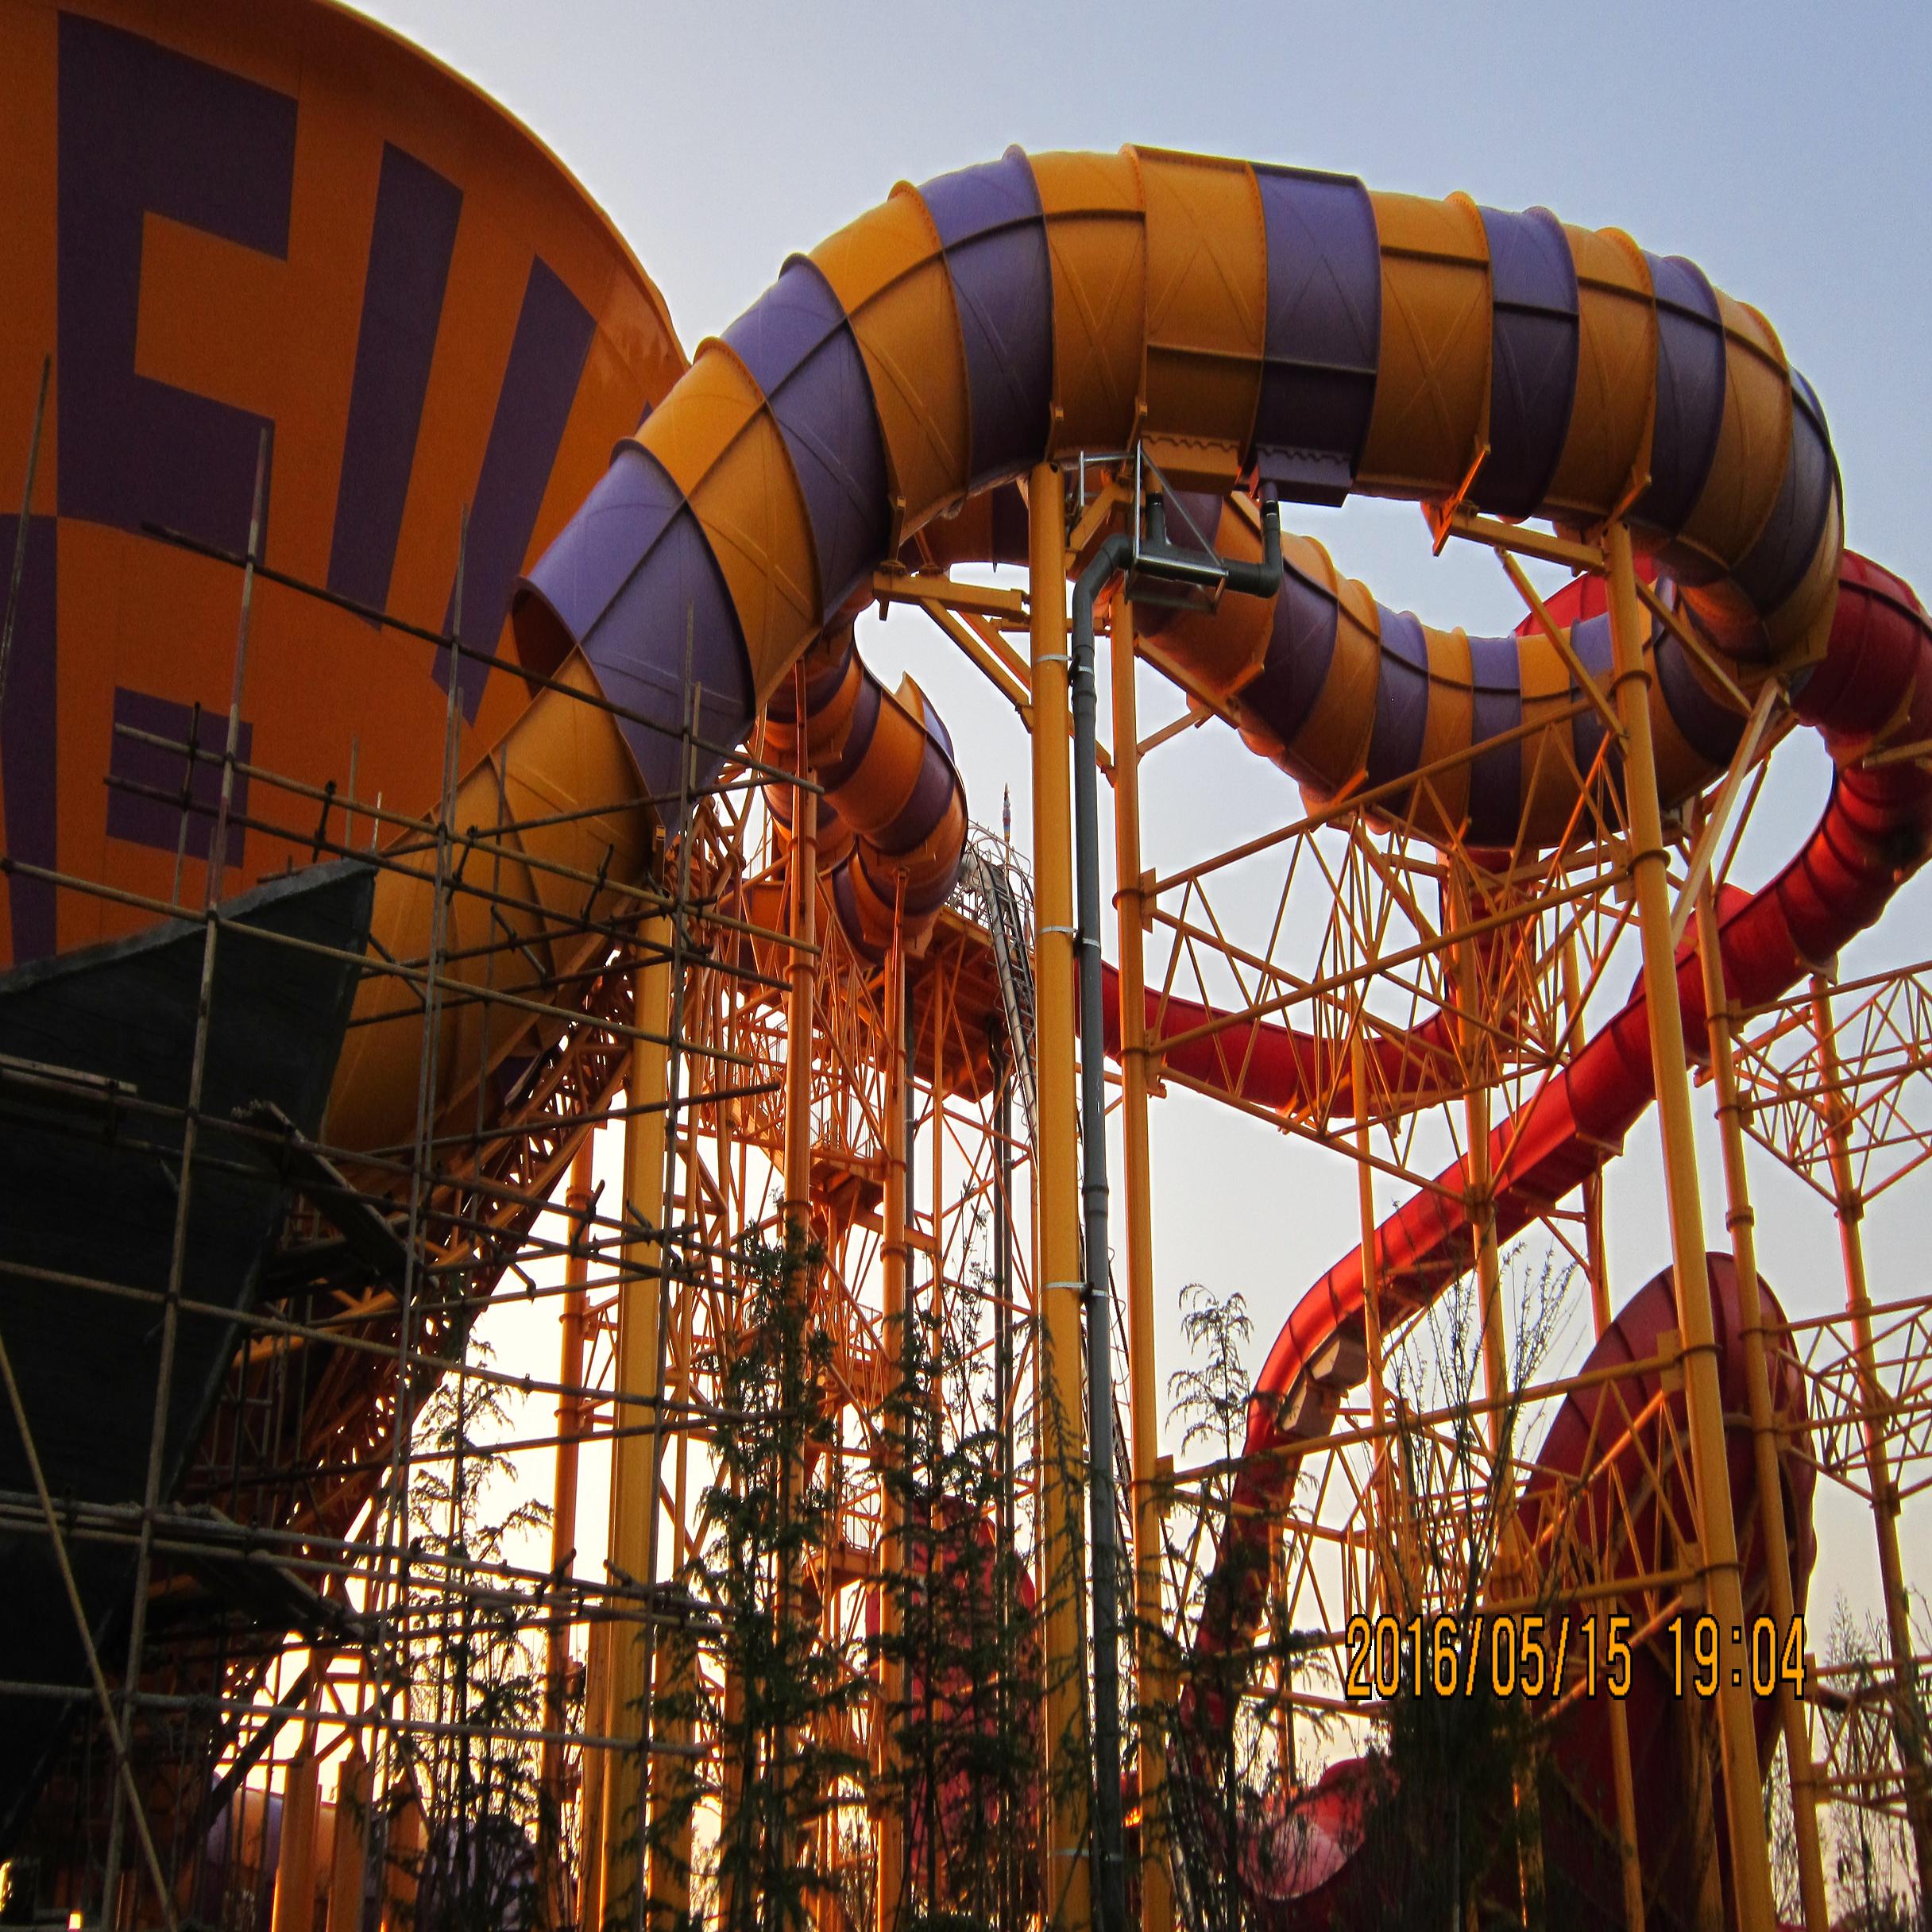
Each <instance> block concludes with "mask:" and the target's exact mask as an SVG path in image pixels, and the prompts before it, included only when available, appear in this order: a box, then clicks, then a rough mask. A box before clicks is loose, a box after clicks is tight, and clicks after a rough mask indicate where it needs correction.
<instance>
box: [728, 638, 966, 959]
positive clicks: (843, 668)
mask: <svg viewBox="0 0 1932 1932" xmlns="http://www.w3.org/2000/svg"><path fill="white" fill-rule="evenodd" d="M801 704H802V706H803V710H804V736H805V747H804V749H805V760H804V763H805V767H806V770H807V771H810V774H811V775H812V776H813V778H814V779H816V780H817V782H818V783H819V784H821V786H824V788H825V791H824V795H823V797H822V798H821V799H820V801H819V805H818V820H817V833H818V867H819V870H820V871H821V873H824V874H825V875H828V881H827V883H828V885H829V889H830V891H831V895H832V903H833V907H834V909H835V910H837V914H838V918H839V924H840V926H841V927H842V928H843V929H844V933H845V934H846V936H847V937H848V938H849V939H850V940H851V941H852V944H853V945H855V946H856V947H857V948H858V949H860V952H863V953H864V955H865V956H866V957H867V958H868V959H872V960H878V959H881V958H883V956H884V955H885V953H886V952H887V950H888V949H890V948H891V944H892V939H893V935H894V933H895V930H896V931H897V932H898V933H899V935H900V937H901V938H902V940H903V941H904V942H905V943H906V944H907V945H910V946H911V947H912V948H914V949H915V950H916V949H918V945H920V943H921V941H922V938H923V937H924V935H925V933H926V932H927V931H929V929H930V928H931V926H932V923H933V920H934V919H935V918H937V916H938V914H939V909H940V907H941V906H943V905H945V902H946V900H947V898H948V897H949V895H950V894H951V892H952V887H953V885H954V883H956V880H957V879H958V878H959V871H960V858H961V856H962V855H963V854H964V852H965V849H966V792H965V788H964V786H962V785H961V784H960V775H959V772H958V771H957V769H956V767H955V766H954V764H953V762H952V738H951V737H950V736H949V735H948V733H947V731H946V728H945V725H944V723H942V722H941V719H940V717H939V714H938V713H937V712H936V711H934V710H933V708H932V706H931V705H929V703H927V701H926V697H925V693H924V692H923V691H922V690H920V689H919V687H918V685H916V684H915V683H914V682H913V681H912V679H911V678H904V679H902V681H901V682H900V685H899V688H898V691H897V693H893V692H890V691H888V690H887V689H886V688H885V686H883V685H882V684H881V683H880V682H879V680H878V679H877V678H875V676H874V675H873V674H872V673H871V671H870V670H867V667H866V664H865V660H864V659H863V658H861V657H860V655H859V652H858V650H857V647H856V646H855V644H854V643H853V642H852V626H851V624H839V625H837V626H834V627H833V628H829V629H828V630H826V631H825V632H822V633H821V635H820V636H819V637H818V638H817V639H816V641H814V642H813V644H812V645H811V646H810V647H809V648H808V649H807V651H806V653H805V655H804V656H803V657H802V659H800V660H799V662H798V669H797V670H796V672H795V673H794V676H793V678H791V679H790V681H788V682H787V683H786V684H782V685H781V686H779V689H778V690H776V691H775V692H774V693H773V694H771V698H770V700H769V701H768V702H767V705H766V707H765V724H764V732H763V744H762V746H761V750H762V751H763V755H764V757H765V759H766V761H767V763H770V764H772V765H775V766H777V767H779V768H780V769H795V768H796V767H797V763H798V752H799V746H798V739H799V710H800V706H801ZM765 798H766V802H767V804H768V805H770V806H771V809H772V811H773V812H774V813H775V815H776V817H778V819H779V821H780V823H781V824H782V825H786V827H787V828H789V826H790V820H791V798H792V788H791V787H790V786H789V785H780V784H776V783H771V784H767V786H766V787H765Z"/></svg>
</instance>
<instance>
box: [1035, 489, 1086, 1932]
mask: <svg viewBox="0 0 1932 1932" xmlns="http://www.w3.org/2000/svg"><path fill="white" fill-rule="evenodd" d="M1029 504H1030V517H1031V539H1032V541H1031V566H1032V582H1031V593H1032V598H1031V605H1030V609H1031V614H1032V632H1033V634H1032V646H1033V878H1034V986H1035V988H1036V993H1035V999H1034V1010H1035V1012H1036V1014H1037V1016H1038V1017H1037V1022H1036V1025H1037V1030H1038V1048H1037V1051H1038V1072H1037V1080H1038V1084H1039V1122H1038V1134H1039V1146H1038V1149H1037V1154H1036V1171H1035V1179H1034V1185H1035V1187H1036V1188H1037V1190H1038V1192H1037V1213H1038V1217H1039V1220H1038V1240H1039V1256H1038V1266H1037V1272H1036V1273H1035V1276H1034V1279H1035V1280H1036V1281H1037V1283H1038V1285H1039V1286H1038V1293H1037V1301H1038V1306H1039V1309H1040V1352H1039V1358H1038V1359H1039V1370H1038V1374H1039V1381H1040V1397H1041V1472H1040V1548H1041V1559H1042V1561H1041V1597H1042V1600H1043V1602H1044V1605H1045V1651H1046V1659H1045V1662H1046V1792H1047V1799H1046V1802H1047V1818H1046V1922H1047V1925H1048V1926H1049V1928H1050V1932H1086V1928H1087V1927H1088V1926H1089V1925H1090V1924H1091V1923H1092V1909H1093V1908H1092V1890H1091V1884H1092V1878H1091V1873H1090V1871H1089V1868H1088V1842H1087V1831H1088V1826H1087V1799H1088V1785H1089V1782H1090V1779H1091V1776H1092V1765H1091V1760H1090V1758H1089V1755H1088V1739H1087V1721H1086V1698H1085V1697H1084V1695H1083V1694H1082V1691H1083V1683H1082V1679H1083V1676H1084V1671H1085V1669H1086V1652H1085V1646H1084V1644H1083V1643H1082V1642H1081V1639H1080V1584H1081V1578H1082V1574H1083V1567H1084V1548H1085V1538H1084V1535H1083V1534H1082V1528H1081V1510H1082V1506H1083V1504H1084V1498H1085V1494H1086V1480H1085V1477H1086V1455H1085V1447H1084V1397H1083V1394H1082V1389H1081V1381H1080V1371H1081V1360H1082V1345H1081V1338H1080V1293H1081V1289H1082V1282H1081V1279H1080V1192H1079V1188H1080V1180H1079V1176H1078V1173H1077V1172H1076V1155H1075V1131H1076V1119H1077V1116H1076V1113H1075V1106H1076V1094H1075V1084H1074V1073H1073V864H1072V851H1073V829H1072V815H1073V796H1072V782H1071V779H1070V776H1069V774H1068V747H1069V745H1070V744H1071V740H1072V725H1071V718H1070V715H1069V713H1068V703H1067V589H1066V585H1067V571H1066V554H1065V543H1066V525H1065V493H1064V491H1063V489H1062V486H1061V477H1060V471H1059V469H1057V467H1056V466H1054V465H1053V464H1051V463H1041V464H1039V465H1037V466H1036V467H1035V468H1034V472H1033V476H1032V479H1031V484H1030V491H1029Z"/></svg>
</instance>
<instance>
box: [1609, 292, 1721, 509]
mask: <svg viewBox="0 0 1932 1932" xmlns="http://www.w3.org/2000/svg"><path fill="white" fill-rule="evenodd" d="M1644 261H1647V262H1648V264H1649V265H1650V273H1651V280H1652V286H1653V287H1654V288H1655V290H1656V299H1657V404H1656V415H1655V418H1654V423H1655V427H1654V428H1653V431H1652V437H1651V449H1650V487H1649V488H1648V489H1646V490H1645V491H1644V493H1643V495H1642V496H1640V497H1638V498H1637V500H1636V503H1635V504H1634V505H1633V507H1632V509H1631V512H1630V514H1631V516H1632V519H1633V520H1634V521H1636V522H1638V523H1641V524H1647V525H1648V526H1649V527H1650V528H1652V529H1653V530H1656V531H1660V532H1661V533H1662V534H1663V535H1664V536H1667V537H1674V536H1675V535H1677V533H1678V531H1680V530H1682V529H1683V527H1684V525H1685V524H1687V522H1689V521H1690V518H1691V511H1692V510H1694V508H1696V507H1697V500H1698V496H1699V495H1700V494H1701V493H1702V490H1703V488H1704V479H1705V478H1706V477H1707V476H1709V475H1710V466H1711V463H1712V462H1713V461H1714V459H1715V458H1716V456H1717V454H1718V431H1720V430H1721V429H1722V428H1723V427H1724V391H1725V358H1724V323H1723V319H1722V317H1721V315H1720V313H1719V311H1718V298H1717V296H1716V295H1715V294H1714V293H1713V292H1712V290H1711V286H1710V283H1709V282H1707V281H1706V280H1705V279H1704V272H1703V270H1702V269H1700V268H1698V265H1697V264H1696V263H1695V262H1692V261H1685V260H1684V258H1683V257H1682V256H1681V255H1665V256H1658V255H1649V254H1647V255H1645V256H1644Z"/></svg>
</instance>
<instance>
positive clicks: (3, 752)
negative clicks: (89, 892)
mask: <svg viewBox="0 0 1932 1932" xmlns="http://www.w3.org/2000/svg"><path fill="white" fill-rule="evenodd" d="M59 528H60V526H59V524H57V523H56V520H55V519H54V518H52V517H51V516H32V517H29V519H28V520H27V556H26V566H25V570H23V571H22V573H21V579H20V596H19V598H18V600H17V602H16V603H15V605H14V647H13V655H11V656H10V658H9V659H8V660H7V667H6V694H5V696H4V697H0V786H4V788H5V800H6V851H7V854H8V856H10V858H14V859H16V860H19V861H20V862H21V864H23V865H37V866H43V867H46V868H47V870H48V871H52V870H53V869H54V868H55V867H56V864H58V862H59V860H60V823H59V807H58V805H57V803H56V801H57V799H58V798H59V796H60V794H59V792H58V790H56V778H57V775H58V771H59V767H58V765H57V763H56V753H57V751H58V748H59V747H58V734H57V732H56V725H57V724H58V722H59V716H58V714H59V709H60V685H59V677H60V664H59V661H58V658H57V656H56V651H57V648H58V632H57V629H56V623H57V620H56V609H57V605H56V597H55V591H56V566H57V562H58V558H59V556H60V543H59V536H58V532H59ZM19 540H20V519H19V518H18V517H17V516H0V558H4V559H5V560H6V562H5V566H4V567H5V568H6V569H8V570H11V569H12V567H13V562H14V546H15V545H16V544H17V543H18V542H19ZM7 910H8V914H9V917H10V918H11V920H12V922H13V926H14V960H15V961H16V962H17V963H20V962H24V961H25V960H41V959H45V958H47V957H48V956H49V955H50V954H51V953H52V952H53V951H54V949H55V940H56V931H55V918H54V912H55V908H54V886H53V881H52V879H29V878H28V877H27V876H26V875H25V874H24V873H21V872H17V871H16V872H13V873H10V874H9V875H8V878H7Z"/></svg>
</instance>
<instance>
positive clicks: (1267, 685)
mask: <svg viewBox="0 0 1932 1932" xmlns="http://www.w3.org/2000/svg"><path fill="white" fill-rule="evenodd" d="M1340 617H1341V612H1340V610H1339V607H1338V606H1337V605H1336V603H1335V597H1334V596H1333V594H1332V593H1331V592H1330V590H1329V589H1328V586H1327V585H1326V584H1318V583H1316V582H1313V581H1312V579H1310V578H1306V577H1304V576H1303V575H1302V574H1301V573H1300V571H1299V570H1296V568H1295V566H1293V564H1292V563H1291V564H1289V566H1287V568H1286V569H1285V570H1284V572H1283V573H1282V578H1281V595H1280V596H1279V597H1277V598H1276V600H1275V606H1274V620H1273V627H1272V628H1271V629H1270V631H1269V637H1268V649H1267V651H1266V653H1265V655H1264V656H1263V657H1262V667H1261V669H1260V670H1259V671H1258V672H1257V673H1256V674H1255V675H1254V677H1253V678H1250V680H1249V682H1247V683H1246V684H1245V685H1243V686H1242V689H1241V702H1242V709H1245V710H1247V711H1250V712H1252V713H1254V716H1255V717H1257V718H1258V719H1259V720H1260V721H1261V722H1262V724H1263V725H1265V726H1266V727H1267V728H1268V729H1269V731H1271V732H1273V733H1274V735H1275V736H1276V737H1277V738H1279V739H1280V740H1281V743H1282V744H1284V745H1288V744H1293V742H1294V738H1295V734H1296V732H1298V731H1300V728H1302V726H1303V725H1304V724H1306V723H1307V722H1308V713H1310V712H1311V711H1312V710H1313V709H1315V701H1316V699H1317V698H1318V697H1320V696H1321V694H1322V686H1323V685H1324V684H1326V683H1327V682H1328V668H1329V666H1330V665H1331V663H1333V662H1334V659H1335V626H1336V624H1338V623H1339V620H1340Z"/></svg>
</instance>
